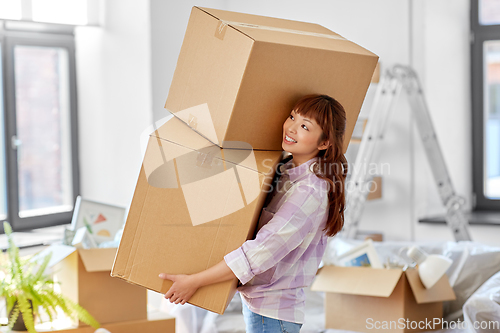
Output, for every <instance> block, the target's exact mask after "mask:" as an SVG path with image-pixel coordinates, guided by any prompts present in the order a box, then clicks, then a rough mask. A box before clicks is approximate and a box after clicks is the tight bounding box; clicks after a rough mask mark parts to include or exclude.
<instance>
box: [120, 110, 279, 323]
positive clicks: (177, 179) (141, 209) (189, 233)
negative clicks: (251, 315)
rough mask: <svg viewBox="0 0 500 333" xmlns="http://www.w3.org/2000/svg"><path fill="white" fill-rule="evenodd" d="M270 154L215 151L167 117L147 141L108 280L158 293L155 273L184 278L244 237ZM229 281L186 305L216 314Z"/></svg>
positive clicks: (253, 219)
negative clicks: (119, 279)
mask: <svg viewBox="0 0 500 333" xmlns="http://www.w3.org/2000/svg"><path fill="white" fill-rule="evenodd" d="M281 155H282V154H281V152H278V151H272V152H271V151H252V150H242V149H222V148H220V147H218V146H216V145H214V144H212V143H211V142H210V141H208V140H206V139H205V138H203V137H202V136H201V135H199V134H198V133H196V132H195V131H193V130H192V129H191V128H189V127H188V126H187V125H186V124H184V123H183V122H182V121H180V120H179V119H177V118H175V117H172V118H171V119H170V120H169V121H168V122H167V123H165V124H164V125H163V126H161V127H160V128H159V129H158V130H157V131H156V132H155V133H153V134H152V136H151V137H150V139H149V143H148V147H147V150H146V154H145V157H144V163H143V166H142V168H141V173H140V175H139V180H138V183H137V187H136V190H135V194H134V198H133V200H132V205H131V208H130V211H129V215H128V218H127V222H126V224H125V228H124V231H123V236H122V240H121V242H120V246H119V248H118V253H117V256H116V260H115V263H114V266H113V270H112V273H111V274H112V276H114V277H119V278H122V279H125V280H126V281H128V282H130V283H134V284H138V285H140V286H143V287H146V288H148V289H151V290H154V291H157V292H161V293H166V292H167V290H168V289H169V288H170V286H171V282H170V281H165V280H162V279H160V278H159V277H158V275H159V273H171V274H192V273H196V272H200V271H202V270H204V269H206V268H208V267H211V266H213V265H215V264H216V263H218V262H219V261H221V260H223V258H224V256H225V255H226V254H227V253H229V252H231V251H233V250H235V249H236V248H238V247H239V246H241V244H243V243H244V242H245V240H247V239H249V238H252V237H253V235H254V230H255V227H256V225H257V222H258V218H259V215H260V211H261V208H262V205H263V202H264V200H265V198H266V196H267V188H268V186H269V184H270V183H271V181H272V177H273V175H274V168H275V166H276V164H277V163H278V162H279V161H280V159H281ZM236 285H237V280H236V279H234V280H231V281H227V282H223V283H218V284H215V285H210V286H205V287H202V288H200V289H198V291H197V292H196V293H195V294H194V295H193V296H192V298H191V299H190V301H189V303H191V304H193V305H197V306H199V307H202V308H205V309H208V310H210V311H213V312H217V313H223V312H224V310H225V309H226V307H227V305H228V304H229V302H230V301H231V299H232V297H233V295H234V293H235V291H236Z"/></svg>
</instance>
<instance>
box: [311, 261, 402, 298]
mask: <svg viewBox="0 0 500 333" xmlns="http://www.w3.org/2000/svg"><path fill="white" fill-rule="evenodd" d="M402 273H403V271H402V270H401V269H376V268H370V267H339V266H325V267H323V268H322V269H321V271H320V272H319V273H318V275H317V276H316V279H315V280H314V283H313V284H312V286H311V290H314V291H326V292H332V293H339V294H351V295H364V296H379V297H389V296H390V295H391V294H392V291H393V290H394V288H395V287H396V284H397V283H398V281H399V279H400V278H401V274H402Z"/></svg>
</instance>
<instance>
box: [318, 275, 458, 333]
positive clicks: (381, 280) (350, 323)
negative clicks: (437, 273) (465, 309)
mask: <svg viewBox="0 0 500 333" xmlns="http://www.w3.org/2000/svg"><path fill="white" fill-rule="evenodd" d="M311 290H314V291H324V292H325V294H326V295H325V328H332V329H340V330H350V331H356V332H374V331H379V332H393V333H396V332H401V333H403V332H421V331H430V330H435V329H440V328H441V326H440V325H435V326H429V325H431V324H433V323H434V320H435V319H434V318H436V320H442V317H443V301H449V300H454V299H455V294H454V292H453V289H452V288H451V286H450V284H449V282H448V277H447V276H446V275H444V276H443V277H442V278H441V279H440V280H439V281H438V282H437V283H436V284H435V285H434V286H433V287H432V288H431V289H426V288H425V287H424V285H423V284H422V282H421V281H420V278H419V276H418V271H417V270H416V269H408V270H406V271H404V272H403V270H401V269H375V268H370V267H338V266H325V267H323V268H322V269H321V270H320V272H319V273H318V275H317V276H316V279H315V281H314V283H313V285H312V287H311ZM428 323H431V324H428Z"/></svg>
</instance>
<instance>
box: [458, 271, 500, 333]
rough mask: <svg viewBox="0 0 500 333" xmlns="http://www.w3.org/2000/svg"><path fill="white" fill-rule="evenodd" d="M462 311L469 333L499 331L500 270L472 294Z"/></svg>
mask: <svg viewBox="0 0 500 333" xmlns="http://www.w3.org/2000/svg"><path fill="white" fill-rule="evenodd" d="M463 312H464V320H465V322H466V323H467V328H468V329H469V331H470V332H471V333H493V332H500V272H498V273H496V274H495V275H493V276H492V277H491V278H489V279H488V281H486V282H485V283H484V284H483V285H482V286H481V287H480V288H479V289H478V290H476V292H474V294H472V296H471V297H470V298H469V299H468V300H467V301H466V302H465V304H464V306H463Z"/></svg>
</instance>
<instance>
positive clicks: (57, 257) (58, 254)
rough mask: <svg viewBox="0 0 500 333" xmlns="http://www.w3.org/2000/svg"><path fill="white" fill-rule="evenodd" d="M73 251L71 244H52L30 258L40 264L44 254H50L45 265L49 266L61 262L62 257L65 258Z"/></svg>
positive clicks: (74, 249)
mask: <svg viewBox="0 0 500 333" xmlns="http://www.w3.org/2000/svg"><path fill="white" fill-rule="evenodd" d="M75 251H76V248H74V247H73V246H68V245H62V244H52V245H50V246H49V247H47V248H45V249H43V250H42V251H40V252H38V253H37V254H36V255H35V256H34V257H33V258H32V260H33V261H35V262H37V263H40V264H41V263H42V262H43V258H45V256H47V255H49V254H52V257H51V258H50V261H49V264H48V265H47V267H49V268H51V267H53V266H54V265H56V264H58V263H59V262H61V261H62V260H63V259H64V258H66V257H67V256H69V255H70V254H71V253H73V252H75Z"/></svg>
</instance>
